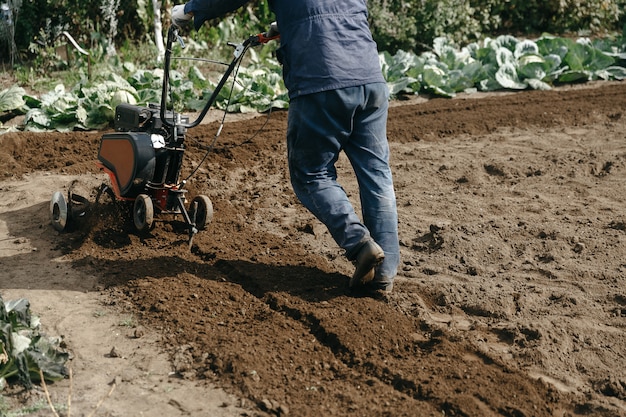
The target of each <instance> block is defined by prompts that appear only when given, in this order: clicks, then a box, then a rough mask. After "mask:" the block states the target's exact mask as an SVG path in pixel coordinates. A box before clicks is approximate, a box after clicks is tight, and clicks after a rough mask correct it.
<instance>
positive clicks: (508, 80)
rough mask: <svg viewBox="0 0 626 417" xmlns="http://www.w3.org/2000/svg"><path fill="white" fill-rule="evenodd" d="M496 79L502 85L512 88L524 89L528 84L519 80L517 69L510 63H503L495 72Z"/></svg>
mask: <svg viewBox="0 0 626 417" xmlns="http://www.w3.org/2000/svg"><path fill="white" fill-rule="evenodd" d="M496 80H497V81H498V83H499V84H500V85H501V86H502V87H504V88H509V89H512V90H524V89H526V88H528V84H526V83H524V82H521V81H520V80H519V78H518V76H517V69H516V68H515V66H514V65H513V64H512V63H505V64H504V65H502V66H501V67H500V68H499V69H498V71H497V72H496Z"/></svg>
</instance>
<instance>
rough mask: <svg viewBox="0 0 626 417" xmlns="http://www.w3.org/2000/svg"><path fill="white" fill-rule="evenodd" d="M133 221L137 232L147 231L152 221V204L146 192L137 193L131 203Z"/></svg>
mask: <svg viewBox="0 0 626 417" xmlns="http://www.w3.org/2000/svg"><path fill="white" fill-rule="evenodd" d="M133 223H134V224H135V228H136V229H137V231H138V232H147V231H148V230H150V229H151V228H152V224H153V223H154V205H153V204H152V199H151V198H150V196H148V195H146V194H139V195H138V196H137V198H136V199H135V204H133Z"/></svg>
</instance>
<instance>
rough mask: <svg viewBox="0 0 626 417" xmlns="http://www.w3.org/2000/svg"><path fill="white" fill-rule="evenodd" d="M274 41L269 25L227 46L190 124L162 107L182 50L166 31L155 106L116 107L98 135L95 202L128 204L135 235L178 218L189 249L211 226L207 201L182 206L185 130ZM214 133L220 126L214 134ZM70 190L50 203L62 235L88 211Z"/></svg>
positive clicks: (275, 33) (173, 34)
mask: <svg viewBox="0 0 626 417" xmlns="http://www.w3.org/2000/svg"><path fill="white" fill-rule="evenodd" d="M278 37H279V34H278V31H277V28H276V26H275V24H272V26H271V28H270V30H269V31H268V32H265V33H261V34H258V35H253V36H250V37H249V38H248V39H247V40H245V41H243V42H242V43H239V44H230V43H229V45H231V46H233V47H234V48H235V51H234V57H233V59H232V61H231V62H230V64H228V67H227V69H226V71H225V73H224V74H223V76H222V77H221V79H220V81H219V82H218V84H217V86H216V88H215V90H214V91H213V92H212V94H211V96H210V97H209V99H208V100H207V102H206V104H205V106H204V108H203V109H202V111H201V112H200V114H199V115H198V117H197V119H196V120H195V121H193V122H190V121H189V117H187V116H183V115H181V114H179V113H176V112H175V111H173V110H170V109H169V108H168V103H167V96H168V92H169V90H170V85H169V84H170V63H171V59H172V44H173V43H174V41H178V42H179V43H180V45H181V47H182V48H184V47H185V44H184V42H183V40H182V38H181V37H180V36H179V34H178V28H176V27H175V26H172V27H171V28H170V29H169V31H168V36H167V43H166V49H165V59H164V75H163V86H162V91H161V103H160V105H149V106H148V107H141V106H136V105H131V104H120V105H118V106H117V107H116V109H115V121H114V125H115V132H114V133H106V134H104V135H103V136H102V139H101V141H100V148H99V150H98V161H97V162H96V164H97V166H98V167H99V168H100V169H101V170H102V171H103V172H106V173H107V174H108V176H109V179H110V185H109V184H106V183H105V184H102V185H101V186H100V188H99V189H98V194H97V197H96V201H98V200H99V198H100V197H101V196H102V195H103V194H104V193H106V194H108V195H109V196H111V197H112V198H113V199H114V201H124V202H128V203H129V206H132V219H133V223H134V226H135V228H136V229H137V231H138V232H140V233H142V232H146V231H148V230H151V229H152V228H153V227H154V223H155V220H156V219H157V218H160V217H162V216H165V215H171V216H174V217H176V216H182V219H183V220H184V223H185V225H186V227H187V229H188V231H189V243H190V244H191V242H192V239H193V236H194V235H195V234H196V233H197V232H198V231H199V230H203V229H205V228H206V227H207V226H208V224H209V223H210V222H211V220H212V218H213V205H212V203H211V200H210V199H209V197H207V196H205V195H198V196H196V197H194V198H193V199H192V200H191V202H190V204H189V208H187V207H186V203H187V198H186V193H187V190H186V189H185V188H184V187H185V183H186V180H182V181H181V180H180V174H181V168H182V162H183V155H184V152H185V135H186V132H187V129H190V128H193V127H196V126H198V125H199V124H200V123H201V122H202V120H203V119H204V117H205V116H206V114H207V113H208V111H209V109H210V108H211V107H212V106H213V104H214V102H215V100H216V99H217V97H218V94H219V92H220V91H221V89H222V88H223V87H224V85H225V84H226V82H227V80H228V78H229V77H230V75H231V74H232V73H233V71H235V69H236V68H237V66H238V65H239V64H240V62H241V60H242V58H243V56H244V55H245V52H246V51H247V50H248V49H249V48H250V47H252V46H257V45H260V44H264V43H267V42H268V41H270V40H272V39H276V38H278ZM179 59H185V58H179ZM220 131H221V126H220V129H219V131H218V135H219V132H220ZM73 189H74V183H73V184H72V185H71V186H70V187H69V190H68V192H67V198H66V196H65V195H64V194H63V193H62V192H60V191H57V192H55V193H54V194H53V196H52V199H51V201H50V216H51V222H52V225H53V226H54V228H55V229H56V230H58V231H63V230H65V229H66V227H67V226H68V223H69V222H71V221H72V220H73V219H77V218H79V217H83V216H85V214H86V213H87V211H88V208H89V205H90V203H89V201H88V199H87V198H85V197H83V196H80V195H78V194H76V193H74V191H73Z"/></svg>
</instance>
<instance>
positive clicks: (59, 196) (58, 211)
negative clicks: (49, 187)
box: [50, 191, 70, 232]
mask: <svg viewBox="0 0 626 417" xmlns="http://www.w3.org/2000/svg"><path fill="white" fill-rule="evenodd" d="M69 216H70V213H69V207H68V205H67V200H66V199H65V196H64V195H63V193H62V192H60V191H56V192H55V193H54V194H53V195H52V199H51V200H50V223H52V227H54V228H55V229H56V230H57V231H58V232H62V231H63V230H65V227H66V226H67V223H68V221H69Z"/></svg>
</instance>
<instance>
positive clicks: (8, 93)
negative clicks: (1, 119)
mask: <svg viewBox="0 0 626 417" xmlns="http://www.w3.org/2000/svg"><path fill="white" fill-rule="evenodd" d="M25 94H26V91H25V90H24V89H23V88H22V87H18V86H16V85H14V86H12V87H9V88H7V89H6V90H2V91H0V112H5V111H14V110H18V109H20V108H21V107H22V106H24V105H25V104H26V102H25V101H24V95H25Z"/></svg>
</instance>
